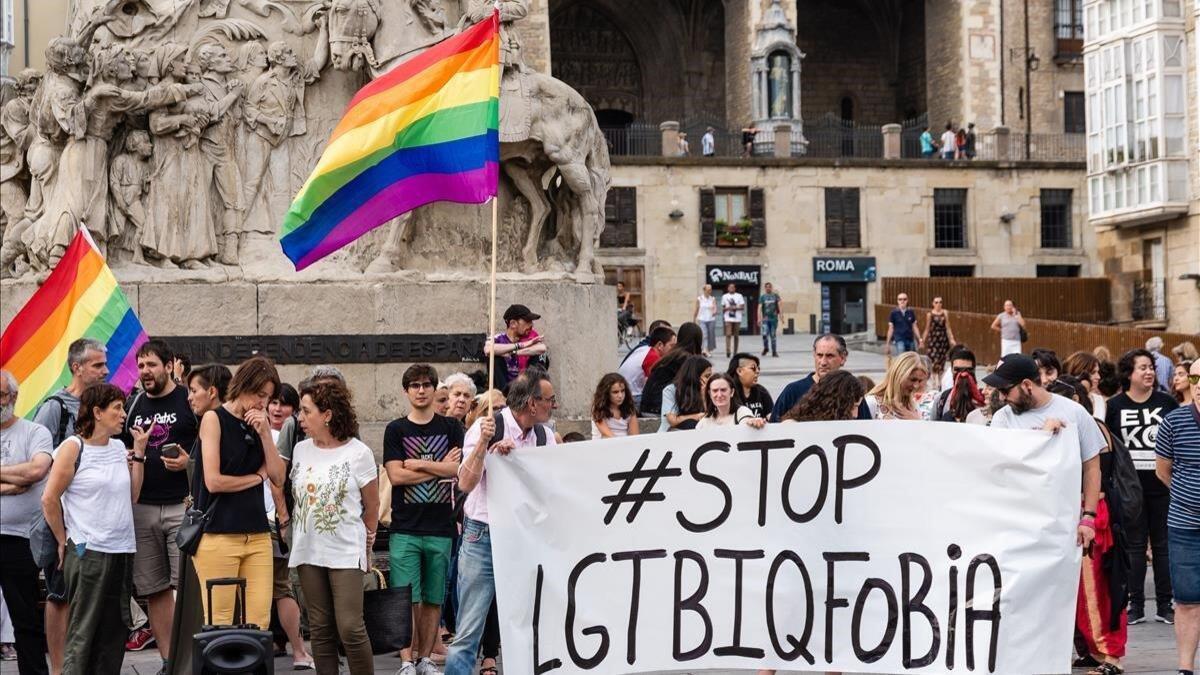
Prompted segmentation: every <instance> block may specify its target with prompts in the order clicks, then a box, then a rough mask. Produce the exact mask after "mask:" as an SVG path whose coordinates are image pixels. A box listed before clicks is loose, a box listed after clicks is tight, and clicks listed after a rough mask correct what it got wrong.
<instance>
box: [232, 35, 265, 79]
mask: <svg viewBox="0 0 1200 675" xmlns="http://www.w3.org/2000/svg"><path fill="white" fill-rule="evenodd" d="M233 69H234V72H236V73H237V74H238V75H237V77H238V79H239V80H241V81H242V84H243V85H245V86H246V88H247V89H249V87H250V85H252V84H254V81H255V80H257V79H258V77H259V76H260V75H262V74H263V73H264V72H266V70H267V48H266V46H265V45H263V43H262V42H261V41H259V40H250V41H248V42H243V43H242V46H240V47H238V48H237V57H236V58H234V60H233Z"/></svg>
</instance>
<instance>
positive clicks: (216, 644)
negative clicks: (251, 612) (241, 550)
mask: <svg viewBox="0 0 1200 675" xmlns="http://www.w3.org/2000/svg"><path fill="white" fill-rule="evenodd" d="M205 585H206V586H207V588H206V592H207V594H208V617H207V619H208V622H207V624H206V625H205V626H204V627H203V628H201V629H200V632H199V633H196V634H195V635H194V636H192V675H225V674H226V673H252V674H253V675H274V673H275V645H274V644H273V640H272V638H271V632H270V631H266V630H259V627H258V626H256V625H253V624H248V623H246V580H245V579H242V578H240V577H238V578H226V579H209V580H208V583H207V584H205ZM215 586H234V587H235V593H236V603H235V606H234V611H233V625H229V626H216V625H213V618H212V606H213V604H212V591H213V588H214V587H215Z"/></svg>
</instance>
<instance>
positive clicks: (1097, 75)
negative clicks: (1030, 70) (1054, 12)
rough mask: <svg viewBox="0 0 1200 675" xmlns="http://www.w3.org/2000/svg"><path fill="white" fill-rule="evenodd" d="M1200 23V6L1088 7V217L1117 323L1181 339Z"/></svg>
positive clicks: (1191, 235) (1191, 260)
mask: <svg viewBox="0 0 1200 675" xmlns="http://www.w3.org/2000/svg"><path fill="white" fill-rule="evenodd" d="M1198 15H1200V0H1188V1H1187V2H1185V0H1086V2H1085V4H1084V25H1085V30H1084V49H1083V51H1084V68H1085V87H1086V95H1087V133H1088V154H1087V164H1088V192H1089V195H1088V205H1089V218H1090V221H1091V224H1092V225H1093V226H1094V227H1096V228H1097V235H1098V236H1097V241H1098V243H1099V254H1100V259H1101V261H1102V263H1103V265H1104V271H1105V272H1106V273H1107V274H1108V275H1109V276H1110V277H1111V278H1112V279H1113V280H1114V300H1115V301H1116V304H1117V312H1116V314H1117V317H1118V318H1125V317H1128V318H1131V319H1133V320H1134V321H1138V322H1140V323H1144V324H1146V325H1150V326H1156V325H1157V326H1163V327H1166V328H1170V329H1173V330H1180V331H1185V332H1193V331H1197V330H1200V213H1198V210H1200V189H1198V187H1197V171H1198V163H1200V147H1198V145H1197V141H1196V140H1195V139H1196V128H1197V127H1196V120H1197V114H1198V112H1200V111H1198V110H1197V108H1196V99H1197V93H1198V92H1200V80H1198V79H1197V78H1198V77H1200V67H1198V65H1197V61H1196V59H1197V58H1198V55H1197V54H1196V52H1197V51H1200V50H1197V49H1196V46H1197V45H1196V30H1195V27H1196V23H1197V21H1196V17H1197V16H1198ZM1189 54H1191V56H1190V57H1189ZM1189 138H1190V139H1191V140H1189Z"/></svg>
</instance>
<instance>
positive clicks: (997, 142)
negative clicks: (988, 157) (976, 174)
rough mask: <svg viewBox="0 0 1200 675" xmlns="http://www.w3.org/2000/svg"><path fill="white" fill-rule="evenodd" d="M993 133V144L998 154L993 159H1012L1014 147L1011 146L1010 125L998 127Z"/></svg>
mask: <svg viewBox="0 0 1200 675" xmlns="http://www.w3.org/2000/svg"><path fill="white" fill-rule="evenodd" d="M991 135H992V146H993V147H994V148H995V149H996V156H995V157H994V158H993V159H996V160H998V161H1002V162H1003V161H1006V160H1009V159H1012V148H1010V147H1009V146H1010V143H1009V141H1010V140H1011V139H1012V134H1011V133H1009V130H1008V127H996V128H994V129H992V134H991Z"/></svg>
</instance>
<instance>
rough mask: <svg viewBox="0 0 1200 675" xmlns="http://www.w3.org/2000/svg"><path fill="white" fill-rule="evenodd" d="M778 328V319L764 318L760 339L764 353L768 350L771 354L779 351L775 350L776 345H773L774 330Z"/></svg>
mask: <svg viewBox="0 0 1200 675" xmlns="http://www.w3.org/2000/svg"><path fill="white" fill-rule="evenodd" d="M778 328H779V319H778V318H774V319H767V318H764V319H763V322H762V338H763V351H764V352H765V351H767V349H768V348H769V349H770V350H771V353H772V354H774V353H776V352H778V351H779V349H777V347H776V343H775V330H776V329H778ZM768 340H769V342H768Z"/></svg>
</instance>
